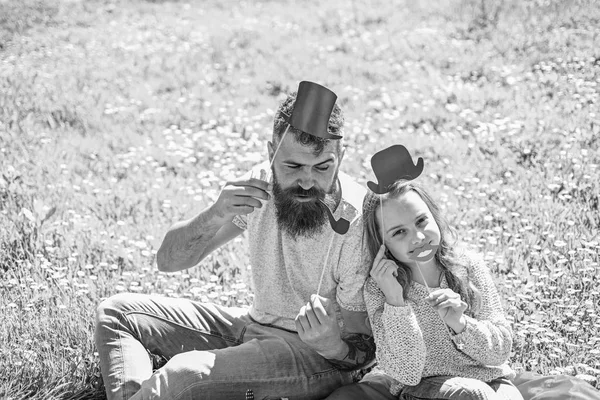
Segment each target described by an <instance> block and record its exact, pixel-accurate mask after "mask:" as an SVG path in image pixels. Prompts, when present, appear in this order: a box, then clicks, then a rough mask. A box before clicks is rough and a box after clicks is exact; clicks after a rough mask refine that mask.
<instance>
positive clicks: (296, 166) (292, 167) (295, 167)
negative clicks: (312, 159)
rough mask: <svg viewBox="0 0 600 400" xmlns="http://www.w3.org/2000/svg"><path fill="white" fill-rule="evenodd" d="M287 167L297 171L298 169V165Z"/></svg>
mask: <svg viewBox="0 0 600 400" xmlns="http://www.w3.org/2000/svg"><path fill="white" fill-rule="evenodd" d="M287 167H288V168H291V169H298V168H300V166H299V165H288V166H287Z"/></svg>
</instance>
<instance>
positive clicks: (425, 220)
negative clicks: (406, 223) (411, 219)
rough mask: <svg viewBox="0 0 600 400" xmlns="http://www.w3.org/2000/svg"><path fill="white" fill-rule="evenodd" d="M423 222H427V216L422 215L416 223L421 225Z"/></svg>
mask: <svg viewBox="0 0 600 400" xmlns="http://www.w3.org/2000/svg"><path fill="white" fill-rule="evenodd" d="M425 222H427V217H423V218H421V219H420V220H418V221H417V225H419V226H420V225H423V224H424V223H425Z"/></svg>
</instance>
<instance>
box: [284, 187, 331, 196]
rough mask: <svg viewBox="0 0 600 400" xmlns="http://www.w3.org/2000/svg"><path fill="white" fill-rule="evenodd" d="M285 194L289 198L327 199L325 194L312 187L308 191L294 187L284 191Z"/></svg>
mask: <svg viewBox="0 0 600 400" xmlns="http://www.w3.org/2000/svg"><path fill="white" fill-rule="evenodd" d="M283 193H284V194H286V195H288V196H301V197H313V198H316V199H324V198H325V192H324V191H322V190H319V189H317V188H315V187H311V188H310V189H308V190H305V189H302V188H301V187H292V188H287V189H284V190H283Z"/></svg>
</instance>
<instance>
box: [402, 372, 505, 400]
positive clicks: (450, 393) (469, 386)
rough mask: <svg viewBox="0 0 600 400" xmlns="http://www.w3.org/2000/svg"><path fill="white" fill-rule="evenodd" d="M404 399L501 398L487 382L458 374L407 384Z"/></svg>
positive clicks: (489, 399)
mask: <svg viewBox="0 0 600 400" xmlns="http://www.w3.org/2000/svg"><path fill="white" fill-rule="evenodd" d="M400 399H402V400H417V399H418V400H422V399H427V400H455V399H456V400H499V399H501V398H500V397H499V396H498V394H496V392H495V391H494V390H493V389H492V387H491V386H490V385H488V384H487V383H486V382H483V381H480V380H478V379H471V378H462V377H457V376H432V377H428V378H424V379H422V380H421V382H419V384H418V385H416V386H407V387H405V388H404V389H402V392H401V394H400Z"/></svg>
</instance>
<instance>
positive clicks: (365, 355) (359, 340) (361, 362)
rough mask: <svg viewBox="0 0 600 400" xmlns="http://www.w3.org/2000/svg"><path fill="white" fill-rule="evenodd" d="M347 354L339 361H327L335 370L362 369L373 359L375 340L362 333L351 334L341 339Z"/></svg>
mask: <svg viewBox="0 0 600 400" xmlns="http://www.w3.org/2000/svg"><path fill="white" fill-rule="evenodd" d="M342 340H343V341H344V342H346V344H347V345H348V353H347V354H346V356H345V357H344V358H343V359H341V360H334V359H328V361H329V362H330V363H331V364H333V365H334V366H335V367H336V368H338V369H340V370H343V371H349V370H356V369H360V368H363V367H364V366H366V365H368V364H369V363H370V362H371V361H373V360H374V359H375V339H374V338H373V336H369V335H365V334H362V333H352V334H350V335H348V336H346V337H344V338H343V339H342Z"/></svg>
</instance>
